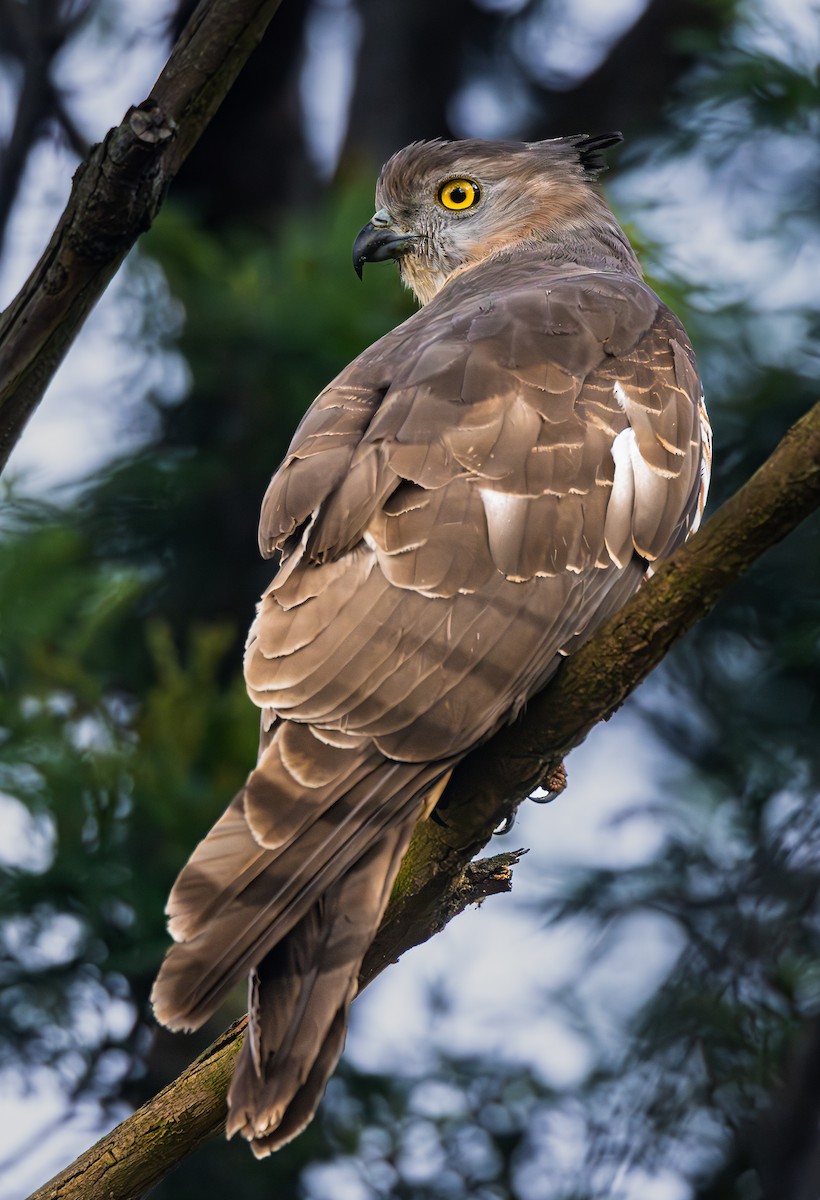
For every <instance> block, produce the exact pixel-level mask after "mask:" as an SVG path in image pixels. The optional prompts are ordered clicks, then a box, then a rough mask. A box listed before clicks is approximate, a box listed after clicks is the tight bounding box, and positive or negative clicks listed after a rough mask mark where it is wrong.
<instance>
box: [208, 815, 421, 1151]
mask: <svg viewBox="0 0 820 1200" xmlns="http://www.w3.org/2000/svg"><path fill="white" fill-rule="evenodd" d="M414 824H415V815H414V816H413V817H412V818H411V819H405V820H404V822H403V823H402V824H401V825H399V826H394V827H393V828H391V829H390V830H388V832H386V833H385V834H384V835H383V836H382V837H381V838H380V839H379V841H378V842H377V843H376V844H375V845H374V846H372V847H371V848H370V850H368V851H367V853H366V854H365V855H364V856H363V857H362V858H361V859H360V860H359V861H358V862H357V863H356V864H355V865H354V866H353V867H351V869H350V870H349V871H348V872H347V873H346V874H345V875H343V876H342V877H341V878H340V879H339V880H338V881H337V882H336V883H335V884H333V885H332V886H331V887H330V888H328V890H327V891H326V892H325V893H324V895H323V896H322V897H321V899H320V900H319V901H318V902H317V903H316V904H315V905H314V906H313V908H312V909H311V910H310V912H309V913H308V914H307V915H306V916H305V917H304V918H303V919H302V920H301V921H300V923H299V924H298V925H297V926H296V927H295V928H294V929H293V930H292V931H291V933H290V935H289V936H288V937H287V938H286V939H285V940H284V942H282V943H280V945H279V946H277V947H276V949H275V950H273V951H272V952H271V953H270V954H268V955H267V957H266V958H265V959H264V961H263V962H262V963H260V965H259V968H258V969H257V971H256V972H255V973H254V974H255V978H254V980H253V982H252V986H251V1003H250V1022H249V1026H248V1032H247V1034H246V1038H245V1044H244V1046H243V1048H242V1051H241V1053H240V1057H239V1059H238V1061H237V1065H236V1068H235V1071H234V1076H233V1080H232V1083H231V1088H230V1092H229V1095H228V1104H229V1108H230V1116H229V1118H228V1134H229V1136H231V1135H233V1134H234V1133H236V1132H241V1133H242V1134H243V1136H245V1137H246V1138H248V1139H249V1140H250V1141H251V1142H252V1145H253V1150H254V1153H255V1154H256V1155H257V1156H258V1157H262V1156H264V1155H266V1154H270V1153H271V1152H272V1151H273V1150H276V1149H278V1148H279V1147H280V1146H282V1145H284V1143H285V1142H287V1141H289V1140H290V1139H291V1138H293V1137H295V1136H296V1134H297V1133H299V1132H300V1131H301V1130H302V1129H303V1128H304V1127H305V1125H306V1124H307V1123H308V1122H309V1121H310V1119H311V1118H312V1116H313V1113H314V1112H315V1110H316V1106H317V1105H318V1103H319V1101H320V1099H321V1097H322V1094H323V1092H324V1089H325V1086H326V1084H327V1080H328V1077H329V1075H330V1073H331V1072H332V1070H333V1068H334V1066H335V1065H336V1062H337V1060H338V1057H339V1055H340V1054H341V1051H342V1047H343V1045H344V1034H345V1028H346V1019H347V1010H348V1008H349V1006H350V1002H351V1000H352V999H353V997H354V996H355V994H356V987H357V980H358V975H359V970H360V967H361V963H362V959H363V957H364V954H365V952H366V950H367V948H368V946H369V945H370V943H371V941H372V940H373V937H374V935H375V932H376V929H377V927H378V924H379V921H380V920H381V917H382V914H383V912H384V909H385V907H386V905H387V901H388V898H389V896H390V889H391V887H392V884H393V880H394V879H395V877H396V872H397V871H398V868H399V864H400V862H401V859H402V855H403V854H404V851H405V849H406V848H407V843H408V841H409V839H410V835H411V833H412V830H413V825H414Z"/></svg>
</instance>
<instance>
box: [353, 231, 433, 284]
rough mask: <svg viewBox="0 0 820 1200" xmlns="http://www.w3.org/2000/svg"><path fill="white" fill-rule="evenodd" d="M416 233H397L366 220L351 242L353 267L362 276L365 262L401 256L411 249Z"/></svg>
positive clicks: (414, 242) (383, 260) (382, 260)
mask: <svg viewBox="0 0 820 1200" xmlns="http://www.w3.org/2000/svg"><path fill="white" fill-rule="evenodd" d="M418 240H419V239H418V234H415V233H398V232H397V231H396V230H395V229H390V228H385V227H384V226H383V225H382V226H379V225H374V224H373V222H372V221H368V222H367V224H366V225H365V227H364V229H363V230H362V231H361V233H360V234H359V236H358V237H357V238H356V241H355V242H354V243H353V269H354V270H355V272H356V274H357V275H358V276H359V279H361V277H362V268H363V267H364V264H365V263H366V262H386V261H387V260H388V259H389V258H401V257H402V255H403V254H406V253H407V252H408V250H412V249H413V247H414V246H415V244H416V242H417V241H418Z"/></svg>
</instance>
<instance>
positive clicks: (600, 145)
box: [353, 133, 634, 304]
mask: <svg viewBox="0 0 820 1200" xmlns="http://www.w3.org/2000/svg"><path fill="white" fill-rule="evenodd" d="M620 141H621V135H620V134H619V133H606V134H600V135H597V136H593V137H590V136H587V135H586V134H576V135H574V136H571V137H564V138H555V139H553V140H550V141H544V142H500V141H479V140H477V139H471V140H466V141H460V142H444V141H432V142H414V143H413V144H412V145H410V146H407V147H405V149H404V150H400V151H399V152H398V153H397V154H394V155H393V157H392V158H391V159H390V160H389V161H388V162H387V163H386V164H385V166H384V167H383V169H382V172H381V175H380V176H379V181H378V184H377V185H376V212H375V214H374V215H373V217H372V218H371V220H370V221H368V223H367V225H365V227H364V229H362V231H361V233H360V234H359V236H358V237H357V238H356V241H355V243H354V246H353V265H354V266H355V268H356V271H357V272H358V274H359V275H360V276H361V273H362V267H363V265H364V263H366V262H382V261H384V260H387V259H395V260H396V261H397V262H398V266H399V273H400V274H401V277H402V280H403V282H404V283H405V284H407V286H408V287H410V288H412V290H413V291H414V292H415V294H416V296H417V298H418V300H419V301H420V303H422V304H426V303H427V302H428V301H429V300H431V299H432V298H433V296H434V295H435V294H436V292H438V290H439V289H440V288H441V287H442V286H443V285H444V284H445V283H446V282H447V280H448V279H450V278H451V277H452V276H453V275H454V274H455V273H457V272H461V271H463V270H466V269H468V268H470V267H473V266H476V265H477V264H478V263H480V262H482V261H484V260H485V259H487V258H489V257H493V256H497V255H499V254H509V253H511V252H513V253H514V252H515V249H516V248H517V247H520V246H525V247H529V246H535V245H541V244H551V245H558V246H561V245H568V246H572V245H573V244H576V243H579V242H581V241H582V240H583V233H584V232H585V231H594V230H596V229H598V228H600V227H602V226H603V227H605V229H606V230H607V231H608V233H607V237H608V239H609V240H611V239H612V237H613V236H615V239H616V241H618V242H619V243H622V244H623V246H625V248H626V252H627V254H628V256H629V257H630V258H631V259H632V262H633V264H634V256H632V251H631V249H629V246H628V243H627V242H626V238H625V236H624V235H623V233H622V232H621V231H620V229H619V228H618V226H617V223H616V222H615V218H614V217H613V216H612V214H611V212H610V211H609V209H608V208H607V206H606V204H605V203H604V201H603V199H602V198H601V196H600V195H599V193H598V192H597V190H596V188H595V187H594V180H595V177H596V176H597V175H598V173H599V172H600V171H601V170H603V169H604V167H605V165H606V164H605V163H604V161H603V157H602V153H603V151H604V150H605V149H606V148H607V147H608V146H612V145H615V144H616V143H617V142H620Z"/></svg>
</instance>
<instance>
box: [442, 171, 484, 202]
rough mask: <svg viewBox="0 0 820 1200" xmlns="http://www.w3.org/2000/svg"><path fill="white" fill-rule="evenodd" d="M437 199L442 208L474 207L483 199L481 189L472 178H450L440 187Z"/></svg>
mask: <svg viewBox="0 0 820 1200" xmlns="http://www.w3.org/2000/svg"><path fill="white" fill-rule="evenodd" d="M437 199H438V202H439V204H440V205H441V206H442V208H450V209H456V210H461V209H464V208H472V207H473V205H474V204H478V202H479V200H480V199H481V189H480V188H479V186H478V184H477V183H474V182H473V180H472V179H448V180H447V182H446V183H443V184H442V185H441V187H440V188H439V190H438V197H437Z"/></svg>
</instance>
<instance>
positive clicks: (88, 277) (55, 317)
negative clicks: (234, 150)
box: [0, 0, 280, 469]
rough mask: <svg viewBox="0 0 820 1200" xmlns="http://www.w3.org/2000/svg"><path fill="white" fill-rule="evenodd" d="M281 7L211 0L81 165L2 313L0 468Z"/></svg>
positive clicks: (262, 0) (266, 0)
mask: <svg viewBox="0 0 820 1200" xmlns="http://www.w3.org/2000/svg"><path fill="white" fill-rule="evenodd" d="M279 3H280V0H201V3H200V5H199V7H198V8H197V9H196V11H195V12H194V14H193V16H192V17H191V19H190V21H189V22H188V24H187V25H186V27H185V29H184V30H183V32H182V34H181V36H180V38H179V40H178V41H177V44H176V46H175V47H174V49H173V52H172V53H171V57H170V58H169V60H168V62H167V63H166V65H165V68H164V70H163V71H162V74H161V75H160V77H159V79H158V80H157V82H156V83H155V84H154V87H153V88H152V90H151V94H150V96H149V97H148V98H147V100H144V101H143V102H142V103H141V104H139V105H137V106H136V107H135V108H131V109H129V111H128V112H127V113H126V114H125V117H124V118H123V121H122V123H121V124H120V125H118V126H117V128H116V129H112V130H110V131H109V133H108V134H107V136H106V138H105V140H104V141H103V142H102V143H101V144H100V145H98V146H95V147H94V148H93V150H92V151H91V154H90V155H89V157H88V158H87V159H86V161H85V162H84V163H83V164H82V166H81V167H80V168H79V169H78V171H77V173H76V175H75V176H74V182H73V186H72V189H71V196H70V197H69V201H68V204H67V205H66V208H65V211H64V213H63V215H62V216H61V218H60V220H59V222H58V224H57V227H56V229H55V230H54V233H53V234H52V237H51V241H50V242H49V244H48V246H47V248H46V250H45V251H44V253H43V256H42V258H41V259H40V261H39V262H38V264H37V266H36V267H35V268H34V270H33V271H32V273H31V275H30V276H29V279H28V280H27V282H26V283H25V284H24V286H23V288H22V290H21V291H20V292H19V294H18V295H17V297H16V298H15V299H14V300H13V301H12V303H11V304H10V305H9V307H8V308H7V309H6V310H5V312H4V313H3V314H2V315H0V469H2V467H3V466H5V463H6V461H7V459H8V456H9V454H10V453H11V451H12V449H13V448H14V445H15V443H16V442H17V439H18V438H19V437H20V434H21V433H22V431H23V429H24V428H25V425H26V422H27V421H28V419H29V417H30V416H31V415H32V413H33V412H34V410H35V408H36V407H37V405H38V404H39V403H40V400H41V399H42V397H43V393H44V392H45V390H46V388H47V386H48V384H49V383H50V381H51V379H52V377H53V375H54V372H55V371H56V369H57V367H58V366H59V365H60V363H61V362H62V360H63V357H64V356H65V354H66V351H67V350H68V348H69V346H70V345H71V343H72V342H73V341H74V338H75V337H76V335H77V332H78V331H79V329H80V327H81V326H82V324H83V322H84V320H85V318H86V316H87V315H88V313H89V312H90V311H91V309H92V308H93V306H94V305H95V304H96V302H97V300H98V299H99V298H100V296H101V295H102V293H103V291H104V290H105V288H106V287H107V286H108V284H109V283H110V281H111V279H112V278H113V276H114V275H115V274H116V272H117V270H118V268H119V266H120V264H121V263H122V261H123V259H124V258H125V256H126V254H127V253H128V251H129V250H130V249H131V247H132V246H133V245H134V243H135V241H136V240H137V238H138V237H139V235H140V234H141V233H143V232H144V231H145V230H146V229H148V228H149V226H150V225H151V223H152V221H153V220H154V217H155V216H156V214H157V212H158V211H159V208H160V206H161V204H162V201H163V198H164V196H165V192H166V191H167V189H168V185H169V184H170V183H171V181H172V179H173V178H174V176H175V175H176V173H177V171H178V170H179V168H180V167H181V165H182V163H183V162H184V161H185V159H186V158H187V156H188V154H189V153H190V151H191V150H192V149H193V147H194V145H195V144H196V142H197V140H198V139H199V137H200V135H201V134H202V133H203V131H204V130H205V127H206V126H207V124H208V122H209V121H210V119H211V117H212V116H213V114H214V113H215V112H216V110H217V108H218V107H219V105H220V103H221V101H222V99H223V98H224V96H225V95H226V93H227V92H228V90H229V89H230V87H231V85H232V84H233V82H234V80H235V78H236V76H237V75H238V74H239V71H240V70H241V68H242V66H243V65H244V63H245V60H246V59H247V58H248V56H249V55H250V53H251V51H252V50H253V49H254V48H255V46H256V45H257V44H258V42H259V41H260V39H261V37H262V35H263V33H264V32H265V29H266V28H267V26H268V23H269V21H270V19H271V17H272V16H273V14H274V12H275V11H276V9H277V8H278V7H279Z"/></svg>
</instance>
